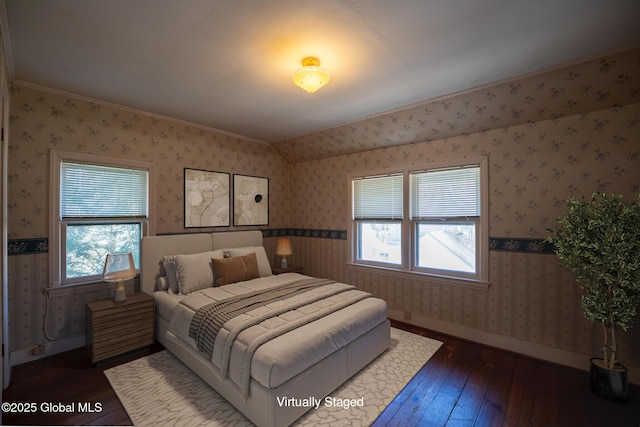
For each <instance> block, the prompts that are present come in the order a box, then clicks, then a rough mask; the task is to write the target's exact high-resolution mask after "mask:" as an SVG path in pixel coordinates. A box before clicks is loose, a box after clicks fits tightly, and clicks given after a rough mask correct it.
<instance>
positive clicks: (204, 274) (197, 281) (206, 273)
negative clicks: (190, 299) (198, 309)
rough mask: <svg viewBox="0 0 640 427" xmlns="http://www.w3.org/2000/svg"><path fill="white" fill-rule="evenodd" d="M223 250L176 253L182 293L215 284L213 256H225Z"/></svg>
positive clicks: (179, 284) (177, 271) (177, 273)
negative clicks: (188, 253) (187, 253)
mask: <svg viewBox="0 0 640 427" xmlns="http://www.w3.org/2000/svg"><path fill="white" fill-rule="evenodd" d="M223 257H224V253H223V252H222V251H221V250H217V251H209V252H200V253H197V254H190V255H176V277H177V279H178V286H179V288H180V294H181V295H186V294H188V293H191V292H195V291H199V290H200V289H205V288H210V287H212V286H213V285H214V283H215V281H214V278H213V265H212V263H211V259H212V258H223Z"/></svg>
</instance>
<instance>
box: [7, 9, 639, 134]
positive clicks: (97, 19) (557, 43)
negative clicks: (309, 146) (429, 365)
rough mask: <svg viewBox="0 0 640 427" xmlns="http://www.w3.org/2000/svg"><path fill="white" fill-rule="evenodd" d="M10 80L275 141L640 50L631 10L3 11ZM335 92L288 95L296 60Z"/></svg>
mask: <svg viewBox="0 0 640 427" xmlns="http://www.w3.org/2000/svg"><path fill="white" fill-rule="evenodd" d="M5 5H6V9H7V21H8V29H9V31H8V33H9V34H8V42H9V49H10V52H9V54H10V62H11V63H12V65H11V68H12V69H11V70H10V73H11V74H12V78H13V79H14V81H16V82H24V83H29V84H35V85H42V86H46V87H49V88H53V89H57V90H62V91H67V92H71V93H75V94H79V95H83V96H87V97H91V98H96V99H100V100H103V101H108V102H111V103H116V104H120V105H124V106H128V107H132V108H136V109H140V110H144V111H147V112H151V113H154V114H158V115H163V116H169V117H173V118H176V119H181V120H185V121H189V122H192V123H196V124H199V125H203V126H207V127H211V128H216V129H219V130H223V131H226V132H231V133H234V134H238V135H243V136H246V137H248V138H251V139H256V140H260V141H266V142H277V141H282V140H286V139H289V138H292V137H296V136H300V135H305V134H309V133H312V132H315V131H319V130H323V129H327V128H330V127H334V126H336V125H338V124H342V123H347V122H352V121H356V120H359V119H362V118H365V117H370V116H373V115H376V114H380V113H383V112H387V111H390V110H395V109H399V108H402V107H405V106H409V105H413V104H416V103H420V102H423V101H427V100H429V99H432V98H435V97H440V96H443V95H447V94H451V93H456V92H460V91H464V90H467V89H470V88H474V87H478V86H482V85H485V84H489V83H493V82H498V81H503V80H505V79H509V78H513V77H515V76H522V75H525V74H528V73H532V72H536V71H540V70H544V69H548V68H551V67H555V66H559V65H565V64H567V63H569V62H573V61H576V60H578V59H580V58H584V57H590V56H593V55H597V54H601V53H605V52H609V51H612V50H615V49H618V48H621V47H624V46H628V45H631V44H635V43H637V42H640V1H638V0H242V1H240V0H227V1H224V0H179V1H178V0H5ZM310 55H313V56H317V57H318V58H320V60H321V61H322V65H323V66H325V67H326V68H327V69H328V70H329V71H330V73H331V82H330V83H329V84H328V85H327V86H326V87H324V88H322V89H321V90H319V91H318V92H316V93H315V94H312V95H310V94H308V93H306V92H304V91H302V90H301V89H299V88H297V87H296V86H294V85H293V84H292V83H291V74H292V72H293V71H294V70H295V69H296V68H298V67H299V64H300V60H301V59H302V58H303V57H305V56H310Z"/></svg>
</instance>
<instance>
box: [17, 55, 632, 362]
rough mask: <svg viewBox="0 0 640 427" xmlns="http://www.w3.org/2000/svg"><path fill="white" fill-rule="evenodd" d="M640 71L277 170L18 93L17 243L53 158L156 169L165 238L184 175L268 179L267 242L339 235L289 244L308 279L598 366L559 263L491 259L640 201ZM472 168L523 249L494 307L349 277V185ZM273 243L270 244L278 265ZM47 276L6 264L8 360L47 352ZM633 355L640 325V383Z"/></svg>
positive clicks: (43, 231)
mask: <svg viewBox="0 0 640 427" xmlns="http://www.w3.org/2000/svg"><path fill="white" fill-rule="evenodd" d="M639 58H640V50H637V49H636V50H631V51H628V52H624V53H621V54H618V55H613V56H610V57H607V58H602V59H599V60H596V61H591V62H588V63H585V64H578V65H575V66H572V67H569V68H566V69H562V70H556V71H553V72H550V73H545V74H541V75H538V76H533V77H529V78H527V79H522V80H519V81H515V82H509V83H506V84H501V85H496V86H495V87H492V88H483V89H482V90H479V91H475V92H469V93H466V94H463V95H459V96H454V97H450V98H447V99H444V100H438V101H434V102H430V103H426V104H424V105H421V106H417V107H413V108H409V109H407V110H404V111H399V112H394V113H392V114H385V115H382V116H379V117H376V118H373V119H368V120H364V121H362V122H359V123H352V124H349V125H346V126H341V127H338V128H335V129H331V130H327V131H325V132H321V133H318V134H314V135H309V136H306V137H302V138H296V139H294V140H291V141H283V142H280V143H276V144H274V147H275V148H276V149H277V150H278V151H280V152H281V154H278V153H277V152H276V151H275V150H273V149H271V148H270V147H269V146H266V145H261V144H257V143H255V142H249V141H244V140H242V139H239V138H233V137H229V136H225V135H221V134H218V133H215V132H210V131H204V130H201V129H199V128H196V127H191V126H184V125H177V124H176V123H174V122H170V121H165V120H159V119H154V118H149V117H146V116H143V115H136V114H133V113H130V112H127V111H124V110H121V109H116V108H108V107H105V106H100V105H97V104H92V103H89V102H85V101H81V100H77V99H70V98H69V97H65V96H60V95H55V94H51V93H48V92H44V91H40V90H34V89H31V88H28V87H15V88H14V91H13V94H12V110H11V116H12V123H11V139H10V141H11V146H10V149H11V152H10V170H9V174H10V184H9V204H10V206H9V208H10V212H9V220H10V224H9V233H10V236H9V237H10V239H28V238H42V237H46V236H47V227H48V201H47V197H48V188H49V187H48V185H49V182H48V150H49V149H50V148H59V149H67V150H75V151H83V152H92V153H98V154H107V155H113V156H121V157H122V156H129V157H132V158H138V159H145V160H152V161H155V162H157V164H158V170H159V181H158V187H159V190H161V191H159V194H160V197H159V201H158V224H157V232H158V233H167V232H182V231H184V229H183V228H182V224H183V218H182V215H183V201H182V191H183V190H182V185H183V183H182V178H183V176H182V174H183V168H184V167H193V168H199V169H207V170H217V171H223V172H232V173H244V174H250V175H258V176H267V177H269V178H270V180H271V181H270V198H271V200H270V209H271V212H270V213H271V215H270V220H271V222H270V226H269V228H280V227H289V228H291V229H294V230H295V229H318V230H331V231H329V232H327V233H326V234H327V236H328V237H332V238H308V237H303V236H295V237H294V238H293V245H294V254H293V256H292V257H291V259H290V262H291V263H294V264H299V265H303V266H304V269H305V273H308V274H312V275H318V276H322V277H330V278H334V279H337V280H343V281H346V282H349V283H353V284H355V285H358V286H359V287H361V288H363V289H366V290H369V291H371V292H373V293H374V294H376V295H378V296H381V297H382V298H384V299H386V300H387V301H388V303H389V307H390V308H391V309H392V310H396V311H399V312H402V311H404V310H407V311H410V312H411V313H412V314H413V316H414V319H422V320H424V321H425V322H428V321H430V320H434V321H438V322H448V323H450V324H453V325H458V326H461V327H467V328H470V329H471V330H477V331H479V332H488V333H492V334H498V335H501V336H505V337H509V338H513V339H517V340H522V341H523V342H530V343H534V344H539V345H542V346H547V347H550V348H554V349H560V350H567V351H569V352H574V353H580V354H585V355H589V354H593V353H594V352H597V351H598V350H599V348H598V346H599V337H600V335H599V334H600V331H599V330H598V329H594V328H592V327H590V326H589V324H588V323H587V322H586V321H584V320H583V318H582V316H581V313H580V307H579V291H578V289H577V287H576V286H575V284H573V283H572V281H571V277H570V275H569V274H568V273H567V271H566V270H564V269H563V268H561V267H559V265H558V263H557V262H556V260H555V257H554V256H553V255H546V254H536V253H523V252H519V251H513V250H511V251H509V250H506V251H503V250H497V249H515V246H517V242H521V241H522V238H530V239H543V238H544V237H546V232H545V229H546V228H547V227H549V226H552V225H553V222H554V218H555V217H557V216H559V215H561V214H562V212H563V208H564V200H565V199H566V197H568V196H570V195H574V196H580V195H582V194H590V193H591V192H592V191H596V190H601V191H607V192H614V193H621V194H624V195H625V197H626V198H627V199H630V198H631V197H633V196H634V195H635V194H637V193H638V191H640V177H639V173H638V168H637V164H638V161H639V160H640V142H639V136H640V104H639V102H640V83H639V80H640V72H639V68H640V59H639ZM478 155H484V156H487V157H488V159H489V175H490V178H489V179H490V236H491V237H495V238H499V239H502V240H505V239H507V243H509V240H508V239H513V242H514V243H513V244H512V245H509V244H506V245H505V246H502V247H500V248H497V247H496V248H493V249H495V250H492V251H491V254H490V280H491V286H490V288H489V290H488V291H478V290H468V289H463V288H459V287H451V286H444V285H437V284H434V283H429V282H428V281H416V280H411V279H401V278H397V277H393V276H389V275H382V274H375V273H369V272H362V271H358V270H352V269H349V268H348V267H346V265H345V263H346V260H347V253H348V248H347V246H346V245H347V241H346V240H345V239H344V235H345V233H344V230H347V228H348V224H349V219H348V213H349V200H348V198H347V195H348V192H347V188H348V187H347V186H348V181H347V175H348V174H349V173H351V172H353V171H367V170H379V169H382V168H386V167H392V166H397V165H406V164H424V163H428V162H433V161H439V160H449V159H459V158H461V157H470V156H474V157H475V156H478ZM285 159H287V160H288V161H289V163H287V162H285ZM320 236H322V233H320ZM336 237H337V238H336ZM272 240H273V239H266V242H267V245H269V247H268V251H269V253H271V254H272V253H273V248H272V247H271V246H273V242H272ZM535 242H538V243H539V240H537V241H535ZM535 248H536V246H535V245H534V248H533V252H535ZM47 263H48V258H47V254H46V253H43V254H31V255H18V256H11V257H10V259H9V274H10V294H9V296H10V307H11V312H10V330H11V336H12V347H13V349H25V348H29V347H30V346H33V345H35V344H37V343H40V342H43V341H44V336H43V333H42V318H43V315H44V310H45V299H44V297H43V296H42V293H41V289H42V288H43V287H44V286H46V285H47V274H48V266H47ZM106 296H108V295H107V294H106V293H105V294H104V295H97V294H80V295H76V294H73V295H66V296H60V297H56V298H54V299H53V300H52V304H51V307H50V311H51V314H50V316H49V317H50V319H49V322H48V330H49V332H50V334H52V335H55V336H58V337H71V336H74V335H77V334H81V333H83V331H84V325H83V323H82V322H83V319H84V301H85V300H88V299H95V298H98V297H106ZM638 343H640V325H639V327H636V328H635V330H633V331H632V333H631V334H628V335H627V336H626V337H625V339H624V340H622V342H621V343H620V345H621V348H622V349H621V360H623V361H624V362H626V363H628V364H630V365H633V366H636V367H640V348H639V346H640V344H638Z"/></svg>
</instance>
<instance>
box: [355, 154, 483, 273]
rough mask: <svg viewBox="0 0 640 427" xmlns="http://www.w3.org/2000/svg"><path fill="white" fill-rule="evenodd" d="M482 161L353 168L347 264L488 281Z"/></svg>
mask: <svg viewBox="0 0 640 427" xmlns="http://www.w3.org/2000/svg"><path fill="white" fill-rule="evenodd" d="M486 163H487V161H486V159H484V158H482V159H474V160H470V161H464V162H452V163H443V164H433V165H429V167H427V168H415V169H413V168H412V169H403V170H391V171H388V173H385V174H376V175H372V176H352V177H351V194H352V209H353V212H352V217H351V222H352V232H351V233H350V235H351V236H353V237H352V238H351V248H352V251H351V260H350V261H351V264H355V265H362V266H369V267H380V268H385V269H389V270H397V271H400V272H408V273H415V274H423V275H429V276H432V277H438V278H446V279H449V278H453V279H460V280H468V281H474V282H486V281H487V274H488V273H487V266H488V261H487V257H488V237H487V235H488V225H487V224H488V221H487V218H488V215H487V201H486V200H487V177H486Z"/></svg>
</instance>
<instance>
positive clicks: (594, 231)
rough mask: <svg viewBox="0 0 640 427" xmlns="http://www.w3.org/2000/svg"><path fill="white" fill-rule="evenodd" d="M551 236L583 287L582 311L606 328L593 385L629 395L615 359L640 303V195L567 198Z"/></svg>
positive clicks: (603, 392) (602, 391)
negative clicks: (621, 337)
mask: <svg viewBox="0 0 640 427" xmlns="http://www.w3.org/2000/svg"><path fill="white" fill-rule="evenodd" d="M557 221H558V223H559V227H558V228H557V229H555V230H553V229H550V230H549V232H551V234H552V236H551V237H549V238H548V239H547V240H548V241H550V242H551V243H553V244H554V247H555V253H556V255H557V256H558V258H559V259H560V262H561V264H562V265H564V266H565V267H568V268H569V269H571V271H572V272H573V274H574V276H575V278H576V281H577V282H578V283H579V285H580V288H581V289H582V309H583V311H584V316H585V317H586V318H587V320H589V321H591V322H592V323H600V324H601V325H602V327H603V330H604V341H603V346H602V351H603V354H602V356H603V357H602V358H593V359H591V390H592V391H593V392H594V393H596V394H598V395H600V396H602V397H604V398H607V399H610V400H626V398H627V394H628V388H627V387H628V385H627V384H628V383H627V369H626V368H625V367H624V366H623V365H621V364H619V363H617V357H616V351H617V341H616V331H617V330H618V329H622V330H623V331H626V330H627V329H628V328H630V327H631V326H632V325H633V322H634V318H635V316H636V312H637V310H638V304H639V303H640V195H638V197H637V199H636V200H634V201H633V202H631V203H629V204H626V203H625V202H624V201H623V200H622V197H621V196H607V195H606V194H600V193H594V194H593V195H592V196H591V199H590V200H588V199H585V198H583V199H582V200H577V199H574V198H570V199H569V200H567V214H566V216H565V217H562V218H558V220H557Z"/></svg>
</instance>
